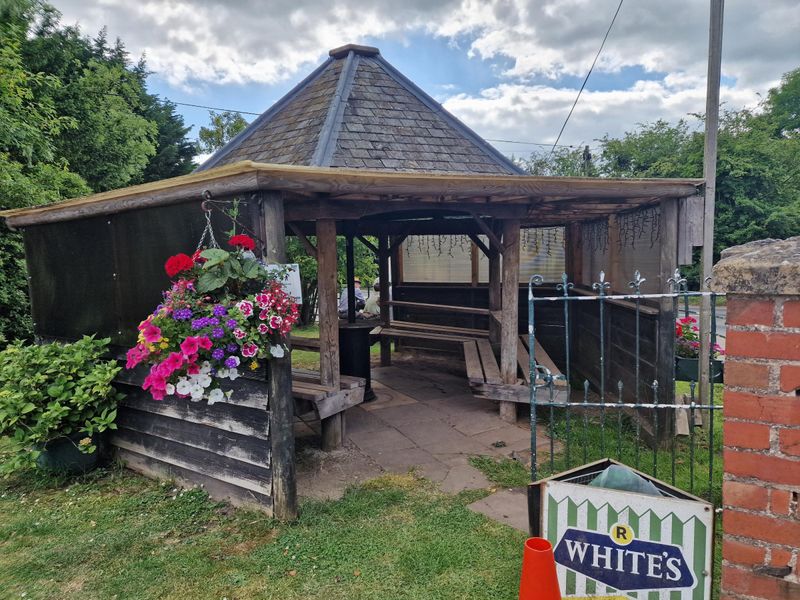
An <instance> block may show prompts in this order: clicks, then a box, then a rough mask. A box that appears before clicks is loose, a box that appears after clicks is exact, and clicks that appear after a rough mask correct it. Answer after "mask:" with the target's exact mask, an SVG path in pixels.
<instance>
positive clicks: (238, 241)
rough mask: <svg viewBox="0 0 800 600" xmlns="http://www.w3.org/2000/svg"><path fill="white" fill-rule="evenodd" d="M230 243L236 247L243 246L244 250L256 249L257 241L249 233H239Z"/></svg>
mask: <svg viewBox="0 0 800 600" xmlns="http://www.w3.org/2000/svg"><path fill="white" fill-rule="evenodd" d="M228 243H229V244H230V245H231V246H233V247H234V248H241V249H242V250H251V251H252V250H255V247H256V243H255V242H254V241H253V238H251V237H250V236H249V235H245V234H243V233H240V234H239V235H235V236H233V237H232V238H231V239H230V240H228Z"/></svg>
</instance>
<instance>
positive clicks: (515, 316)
mask: <svg viewBox="0 0 800 600" xmlns="http://www.w3.org/2000/svg"><path fill="white" fill-rule="evenodd" d="M502 297H503V300H502V301H503V307H502V309H501V310H502V315H503V318H502V322H501V323H500V375H501V377H502V378H503V383H505V384H515V383H516V382H517V337H518V336H519V221H518V220H515V219H509V220H506V221H503V284H502ZM500 417H501V418H502V419H503V420H504V421H508V422H514V423H516V420H517V405H516V404H515V403H513V402H501V403H500Z"/></svg>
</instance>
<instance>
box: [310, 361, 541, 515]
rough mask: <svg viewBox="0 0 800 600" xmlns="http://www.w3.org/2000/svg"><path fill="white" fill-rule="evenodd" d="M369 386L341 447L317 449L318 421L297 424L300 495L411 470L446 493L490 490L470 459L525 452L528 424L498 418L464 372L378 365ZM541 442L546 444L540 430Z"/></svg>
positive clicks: (350, 414) (329, 493)
mask: <svg viewBox="0 0 800 600" xmlns="http://www.w3.org/2000/svg"><path fill="white" fill-rule="evenodd" d="M372 387H373V389H374V390H375V393H376V396H377V397H376V399H375V400H374V401H372V402H369V403H366V404H362V405H359V406H356V407H354V408H351V409H350V410H348V411H347V416H346V426H345V435H346V441H345V444H344V446H343V448H342V449H341V450H337V451H335V452H332V453H324V452H321V451H320V450H319V423H318V422H316V421H313V420H312V418H313V415H303V416H302V417H301V419H300V420H299V421H298V423H297V425H296V428H295V434H296V438H297V448H298V450H297V453H298V465H297V476H298V494H299V495H300V496H301V497H307V498H336V497H340V496H341V494H342V493H343V492H344V490H345V489H346V488H347V487H348V486H349V485H352V484H354V483H358V482H361V481H364V480H367V479H371V478H374V477H377V476H379V475H381V474H383V473H408V472H409V471H410V470H414V471H415V472H416V473H418V474H420V475H421V476H423V477H427V478H429V479H431V480H433V481H435V482H438V483H439V484H440V487H441V489H442V491H445V492H447V493H458V492H460V491H463V490H468V489H480V488H489V487H491V483H490V482H489V481H488V480H487V479H486V477H485V476H484V475H483V473H482V472H481V471H479V470H478V469H475V468H474V467H472V466H471V465H470V464H469V457H470V456H474V455H485V456H493V457H497V458H500V457H504V456H506V457H507V456H510V455H511V454H512V453H515V457H516V453H517V452H519V453H520V454H522V455H523V460H524V452H523V451H524V450H526V449H528V450H529V445H530V442H526V440H530V427H529V425H528V423H527V422H526V421H525V420H524V419H523V420H520V421H519V422H518V423H517V424H516V425H514V424H509V423H506V422H505V421H502V420H501V419H500V416H499V414H498V409H497V405H496V404H494V403H492V402H489V401H486V400H481V399H478V398H475V397H474V396H473V395H472V393H471V392H470V389H469V385H468V383H467V381H466V378H465V377H464V376H463V375H461V376H459V375H456V374H452V373H448V372H443V371H441V370H438V369H434V370H426V369H425V368H419V367H415V368H413V369H411V368H409V367H408V366H404V365H403V366H391V367H375V368H373V370H372ZM539 439H540V440H545V441H547V438H546V436H545V435H544V434H543V435H542V436H541V437H540V438H539ZM526 443H527V444H528V446H527V447H526ZM540 444H541V441H540ZM548 444H549V441H548ZM527 455H528V456H530V452H528V453H527ZM526 518H527V517H526Z"/></svg>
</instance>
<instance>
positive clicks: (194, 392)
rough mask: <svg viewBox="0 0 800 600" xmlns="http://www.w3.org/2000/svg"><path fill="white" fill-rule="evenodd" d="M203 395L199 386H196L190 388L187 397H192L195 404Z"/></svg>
mask: <svg viewBox="0 0 800 600" xmlns="http://www.w3.org/2000/svg"><path fill="white" fill-rule="evenodd" d="M204 393H205V390H204V389H203V388H201V387H200V386H196V387H193V388H192V391H191V392H189V395H190V396H191V397H192V400H194V401H195V402H199V401H200V400H202V399H203V394H204Z"/></svg>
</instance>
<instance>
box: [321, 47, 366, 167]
mask: <svg viewBox="0 0 800 600" xmlns="http://www.w3.org/2000/svg"><path fill="white" fill-rule="evenodd" d="M359 60H360V59H359V54H358V53H357V52H355V51H354V50H350V51H349V52H348V53H347V58H345V62H344V66H343V67H342V70H341V72H340V73H339V81H337V82H336V90H335V91H334V93H333V98H331V103H330V104H329V105H328V114H327V115H325V122H324V123H323V124H322V128H321V129H320V132H319V138H318V139H317V146H316V148H315V149H314V154H313V155H312V156H311V163H310V165H311V166H316V167H329V166H330V164H331V161H332V160H333V154H334V152H335V151H336V142H337V141H338V139H339V132H340V131H341V129H342V122H343V121H344V109H345V106H346V105H347V100H348V99H349V97H350V90H351V89H352V88H353V79H355V74H356V71H357V70H358V63H359Z"/></svg>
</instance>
